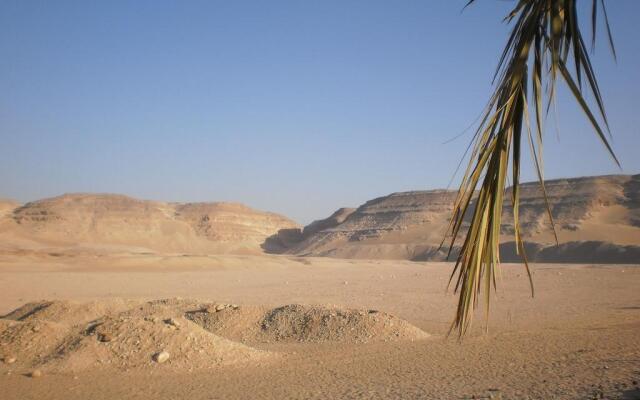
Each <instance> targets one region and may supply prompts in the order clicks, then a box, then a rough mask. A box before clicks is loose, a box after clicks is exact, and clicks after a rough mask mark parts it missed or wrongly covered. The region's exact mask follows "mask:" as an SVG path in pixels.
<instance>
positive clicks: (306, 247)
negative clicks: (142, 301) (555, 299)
mask: <svg viewBox="0 0 640 400" xmlns="http://www.w3.org/2000/svg"><path fill="white" fill-rule="evenodd" d="M545 186H546V190H547V194H548V196H549V200H550V203H551V209H552V215H553V218H554V221H555V227H556V231H557V233H558V239H559V244H560V245H559V246H556V245H555V239H554V237H553V233H552V230H551V226H550V224H549V221H548V216H547V213H546V207H545V202H544V197H543V196H542V193H541V191H540V188H539V186H538V183H537V182H531V183H525V184H523V185H522V186H521V204H520V224H521V229H522V232H523V234H524V239H525V241H526V242H527V248H528V249H529V251H528V252H527V253H528V256H529V259H530V260H531V261H538V262H563V263H564V262H580V263H588V262H593V263H609V262H610V263H640V175H606V176H593V177H581V178H570V179H555V180H549V181H546V183H545ZM456 193H457V192H456V191H452V190H428V191H411V192H399V193H392V194H390V195H388V196H383V197H379V198H376V199H373V200H370V201H367V202H366V203H364V204H363V205H361V206H360V207H358V208H357V209H340V210H338V211H337V212H336V213H335V214H333V215H332V216H330V217H328V218H327V219H324V220H318V221H314V222H313V223H311V224H310V225H308V226H307V227H305V228H304V229H303V230H299V231H296V230H286V231H283V232H282V233H281V234H280V235H275V236H273V237H271V238H269V240H268V241H267V242H266V244H265V248H266V249H267V251H272V252H281V253H286V254H294V255H300V256H327V257H339V258H363V259H367V258H373V259H378V258H381V259H407V260H421V261H424V260H444V259H445V256H446V253H445V251H444V250H443V249H440V250H439V249H438V247H439V245H440V242H441V241H442V239H443V237H444V234H445V231H446V228H447V226H448V222H449V217H450V216H451V212H452V205H453V201H454V199H455V196H456ZM507 203H509V202H507ZM512 213H513V210H512V209H511V205H510V204H509V205H508V206H507V207H506V209H505V211H504V214H503V226H502V234H503V245H502V259H503V261H512V262H517V261H520V260H521V259H520V257H519V256H517V255H516V254H515V246H514V245H513V243H512V241H513V230H514V227H513V216H512ZM337 215H339V218H337ZM453 255H454V256H455V250H454V254H453Z"/></svg>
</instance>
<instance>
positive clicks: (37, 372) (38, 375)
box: [29, 369, 42, 378]
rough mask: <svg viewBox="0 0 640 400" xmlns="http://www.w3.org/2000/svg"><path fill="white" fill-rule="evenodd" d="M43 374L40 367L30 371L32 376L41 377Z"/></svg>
mask: <svg viewBox="0 0 640 400" xmlns="http://www.w3.org/2000/svg"><path fill="white" fill-rule="evenodd" d="M41 376H42V371H40V370H39V369H34V370H33V371H31V372H30V373H29V377H30V378H40V377H41Z"/></svg>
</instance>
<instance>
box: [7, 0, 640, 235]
mask: <svg viewBox="0 0 640 400" xmlns="http://www.w3.org/2000/svg"><path fill="white" fill-rule="evenodd" d="M465 1H466V0H465ZM465 1H462V0H460V1H445V0H443V1H435V0H434V1H425V0H416V1H408V0H403V1H371V0H363V1H351V0H348V1H344V0H336V1H252V2H249V1H235V0H234V1H157V0H154V1H126V2H125V1H102V2H96V1H80V0H78V1H27V0H16V1H9V0H3V1H1V2H0V197H9V198H14V199H17V200H20V201H29V200H35V199H38V198H43V197H50V196H54V195H59V194H62V193H65V192H115V193H124V194H128V195H131V196H135V197H139V198H146V199H156V200H167V201H210V200H225V201H240V202H243V203H246V204H248V205H250V206H252V207H256V208H259V209H263V210H271V211H276V212H279V213H283V214H285V215H288V216H290V217H292V218H293V219H295V220H297V221H299V222H301V223H306V222H309V221H311V220H312V219H316V218H321V217H325V216H327V215H328V214H329V213H330V212H332V211H333V210H334V209H336V208H338V207H342V206H357V205H359V204H361V203H362V202H364V201H366V200H368V199H371V198H373V197H377V196H381V195H386V194H388V193H391V192H395V191H404V190H413V189H434V188H442V187H446V186H447V184H448V182H449V179H450V178H451V176H452V174H453V172H454V170H455V168H456V165H457V163H458V161H459V159H460V157H461V155H462V153H463V150H464V148H465V147H466V145H467V143H468V140H469V138H470V135H471V132H468V133H467V134H466V135H463V136H462V137H460V138H459V139H457V140H454V141H452V142H450V143H446V144H445V142H446V141H447V140H448V139H451V138H452V137H455V136H456V135H458V134H460V132H462V131H463V130H464V129H465V128H466V127H467V126H469V125H470V124H471V123H472V122H473V121H474V120H475V119H476V117H477V116H478V114H479V112H480V111H481V108H482V107H483V106H484V104H485V102H486V100H487V98H488V96H489V95H490V93H491V76H492V73H493V70H494V68H495V66H496V62H497V57H498V55H499V52H500V51H501V49H502V46H503V45H504V42H505V40H506V34H507V32H508V27H507V26H506V25H505V24H503V23H502V22H501V18H502V17H503V16H504V14H505V13H506V12H507V11H508V9H509V8H510V7H512V5H513V3H512V2H510V1H497V0H496V1H494V0H484V1H478V2H476V4H475V5H473V6H472V7H469V8H468V9H466V10H465V11H464V12H462V13H461V9H462V6H463V5H464V3H465ZM586 3H587V2H585V8H589V7H587V4H586ZM588 3H590V2H588ZM607 4H608V11H609V18H610V20H611V24H612V28H613V35H614V39H615V41H616V46H617V51H618V55H619V58H618V63H617V64H616V63H615V62H614V61H613V60H612V59H611V56H610V52H609V50H608V48H607V45H606V41H605V40H603V39H605V38H604V36H600V41H599V45H598V46H597V48H596V51H595V54H594V55H593V62H594V64H595V65H594V66H595V69H596V71H597V73H598V75H599V77H600V85H601V88H602V92H603V96H604V98H605V101H606V104H607V109H608V113H609V118H610V120H611V127H612V133H613V135H614V140H613V146H614V149H615V151H616V152H617V154H618V156H619V158H620V159H621V162H622V166H623V170H622V172H624V173H638V172H639V171H640V156H639V149H640V135H639V133H640V132H639V131H640V128H639V126H640V124H639V115H640V100H639V98H638V93H640V78H639V76H638V74H639V73H640V29H639V28H638V26H637V20H638V19H637V16H638V15H640V1H637V0H615V1H608V2H607ZM585 11H587V10H585ZM583 21H584V22H587V24H585V25H584V26H585V29H586V28H587V26H588V22H589V19H588V18H587V15H586V14H585V18H583ZM603 31H604V29H603V27H602V26H600V33H602V32H603ZM587 36H588V37H590V30H589V33H588V34H587ZM558 109H559V111H560V112H561V115H560V116H559V117H558V126H559V136H558V135H557V134H556V131H555V128H554V124H553V123H549V124H548V125H547V126H548V129H547V135H546V139H547V141H546V146H545V151H546V157H545V160H546V162H545V170H546V176H547V178H553V177H570V176H578V175H595V174H610V173H619V172H620V170H619V169H618V168H617V167H616V166H615V165H614V164H613V163H612V161H611V159H610V158H609V157H608V156H607V154H606V153H605V151H604V150H603V148H601V146H600V144H599V142H598V140H597V139H596V137H595V134H594V133H593V131H592V130H591V129H590V127H589V125H588V124H587V123H586V122H585V121H584V118H583V117H582V115H581V114H580V113H579V111H578V110H577V109H576V106H575V105H574V104H573V103H572V102H570V101H569V98H568V97H567V95H566V93H561V95H560V98H559V102H558ZM550 122H551V121H550ZM533 177H534V175H533V174H532V171H531V169H527V170H526V171H525V178H527V179H533Z"/></svg>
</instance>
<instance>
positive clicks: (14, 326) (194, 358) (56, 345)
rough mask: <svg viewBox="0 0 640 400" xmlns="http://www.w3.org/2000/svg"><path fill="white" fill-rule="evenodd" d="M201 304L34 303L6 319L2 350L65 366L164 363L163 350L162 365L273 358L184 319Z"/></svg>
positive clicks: (29, 364) (35, 363) (19, 358)
mask: <svg viewBox="0 0 640 400" xmlns="http://www.w3.org/2000/svg"><path fill="white" fill-rule="evenodd" d="M199 307H200V305H199V304H198V303H195V302H192V301H184V300H175V299H174V300H159V301H153V302H146V303H140V302H129V303H128V304H127V305H126V306H124V304H123V303H121V302H116V303H115V304H114V303H113V302H94V303H89V304H84V305H82V304H71V303H67V302H42V303H32V304H28V305H25V306H23V307H21V308H19V309H18V310H16V311H14V312H12V313H10V314H8V315H7V316H5V317H4V318H3V319H0V355H2V357H3V358H5V359H6V358H10V357H15V358H16V365H17V366H18V367H24V368H36V367H37V368H41V369H46V370H61V371H77V370H83V369H88V368H94V367H99V366H103V367H113V368H118V369H123V370H128V369H131V368H152V367H155V366H157V365H158V364H160V362H159V361H161V360H160V359H159V358H158V356H159V354H161V353H163V352H165V353H167V355H168V359H167V360H166V361H165V360H162V364H163V367H166V368H178V369H185V370H188V369H202V368H213V367H218V366H222V365H232V364H238V363H243V362H247V361H257V360H266V359H268V358H270V357H273V354H270V353H268V352H265V351H261V350H257V349H252V348H250V347H247V346H245V345H243V344H241V343H236V342H233V341H230V340H227V339H225V338H222V337H220V336H217V335H215V334H213V333H211V332H209V331H207V330H205V329H202V328H201V327H200V326H199V325H197V324H194V323H193V322H191V321H189V320H188V319H185V318H184V317H183V315H184V314H185V312H187V311H189V310H193V309H198V308H199ZM74 311H78V313H75V312H74ZM94 317H95V318H94ZM47 318H52V320H47ZM58 318H61V320H58ZM88 319H90V320H89V321H87V320H88ZM54 320H57V322H56V321H54ZM163 357H164V356H163ZM161 358H162V357H161Z"/></svg>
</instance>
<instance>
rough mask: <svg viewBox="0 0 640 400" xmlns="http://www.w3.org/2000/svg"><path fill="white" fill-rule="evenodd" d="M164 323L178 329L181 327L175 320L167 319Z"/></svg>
mask: <svg viewBox="0 0 640 400" xmlns="http://www.w3.org/2000/svg"><path fill="white" fill-rule="evenodd" d="M164 323H165V324H167V325H170V326H175V327H176V328H179V327H180V322H178V321H176V320H175V319H173V318H169V319H165V320H164Z"/></svg>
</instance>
